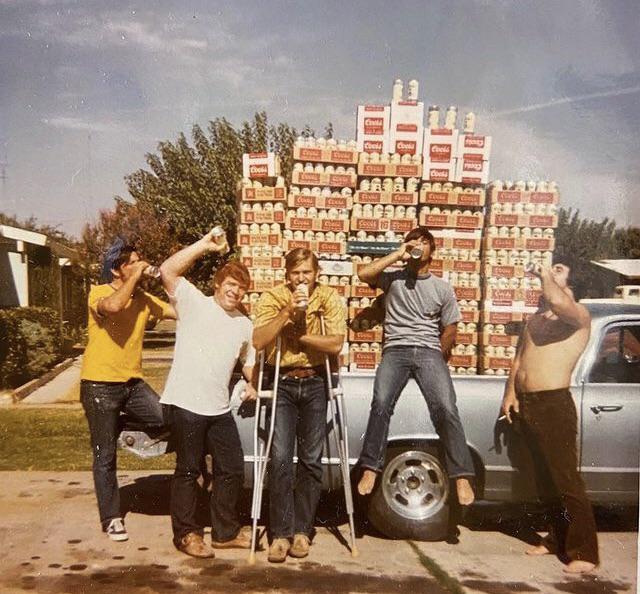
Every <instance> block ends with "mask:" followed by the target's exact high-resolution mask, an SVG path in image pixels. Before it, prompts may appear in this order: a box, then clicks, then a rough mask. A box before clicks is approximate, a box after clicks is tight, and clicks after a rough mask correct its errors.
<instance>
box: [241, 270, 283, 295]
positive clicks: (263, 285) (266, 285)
mask: <svg viewBox="0 0 640 594" xmlns="http://www.w3.org/2000/svg"><path fill="white" fill-rule="evenodd" d="M249 272H251V271H249ZM282 283H283V281H281V280H278V281H277V280H273V279H270V280H264V279H260V280H253V279H252V280H251V283H250V284H249V292H251V293H264V292H265V291H269V290H270V289H273V288H274V287H277V286H278V285H281V284H282Z"/></svg>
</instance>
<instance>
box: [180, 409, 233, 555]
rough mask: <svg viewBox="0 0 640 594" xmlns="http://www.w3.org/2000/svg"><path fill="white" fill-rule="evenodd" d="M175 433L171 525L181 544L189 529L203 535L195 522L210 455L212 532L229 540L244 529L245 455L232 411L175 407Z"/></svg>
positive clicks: (214, 536) (215, 538) (214, 535)
mask: <svg viewBox="0 0 640 594" xmlns="http://www.w3.org/2000/svg"><path fill="white" fill-rule="evenodd" d="M169 418H170V423H171V435H172V437H173V439H174V443H175V448H176V470H175V472H174V474H173V480H172V482H171V525H172V527H173V540H174V543H175V544H176V545H177V544H178V542H179V541H180V539H181V538H182V537H183V536H185V535H187V534H188V533H189V532H196V533H197V534H200V535H202V534H203V527H202V526H200V525H199V524H198V523H197V521H196V511H197V506H198V505H197V504H198V491H199V489H200V487H199V486H198V482H197V481H198V477H199V476H200V472H201V468H202V461H203V460H204V456H205V454H207V453H209V454H211V457H212V458H213V490H212V492H211V496H210V498H209V509H210V513H211V536H212V538H213V540H216V541H219V542H224V541H227V540H232V539H233V538H235V537H236V536H237V534H238V532H239V531H240V522H239V520H238V512H237V509H236V506H237V503H238V497H239V495H240V491H241V489H242V483H243V481H244V455H243V453H242V445H241V443H240V436H239V435H238V428H237V426H236V422H235V420H234V419H233V416H232V415H231V413H230V412H228V413H225V414H222V415H216V416H205V415H199V414H196V413H194V412H191V411H189V410H186V409H184V408H180V407H177V406H172V407H171V408H170V410H169Z"/></svg>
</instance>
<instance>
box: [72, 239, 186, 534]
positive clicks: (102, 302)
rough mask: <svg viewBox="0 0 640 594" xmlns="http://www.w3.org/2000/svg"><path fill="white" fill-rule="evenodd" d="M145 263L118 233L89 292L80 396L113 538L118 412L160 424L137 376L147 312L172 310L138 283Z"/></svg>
mask: <svg viewBox="0 0 640 594" xmlns="http://www.w3.org/2000/svg"><path fill="white" fill-rule="evenodd" d="M148 267H149V263H148V262H145V261H143V260H141V259H140V256H139V255H138V253H137V252H136V248H135V247H134V246H132V245H125V243H124V242H123V241H122V240H121V239H120V238H118V239H117V240H116V241H115V242H114V244H113V245H112V246H111V247H110V248H109V249H108V250H107V252H106V254H105V257H104V263H103V271H102V278H101V280H102V283H103V284H100V285H95V286H93V287H91V291H90V292H89V319H88V328H87V329H88V335H89V337H88V342H87V348H86V349H85V352H84V356H83V359H82V372H81V376H80V377H81V382H80V399H81V401H82V406H83V407H84V411H85V414H86V416H87V421H88V422H89V431H90V433H91V448H92V450H93V481H94V485H95V489H96V497H97V499H98V510H99V513H100V522H101V523H102V529H103V531H105V532H106V533H107V535H108V536H109V538H111V540H115V541H122V540H127V538H128V534H127V531H126V529H125V527H124V522H123V520H122V517H121V515H122V514H121V512H120V495H119V491H118V480H117V478H116V445H117V437H118V433H119V423H118V420H119V416H120V413H121V412H122V411H125V412H126V413H127V414H128V415H130V416H131V417H133V418H135V419H136V420H138V421H140V422H141V423H143V424H144V425H145V426H147V427H150V428H160V427H162V426H163V424H164V422H163V418H162V407H161V406H160V402H159V398H158V395H157V394H156V393H155V392H154V391H153V389H152V388H151V387H150V386H149V385H148V384H147V383H146V382H145V381H144V380H143V379H142V339H143V336H144V329H145V326H146V324H147V321H148V320H149V317H150V316H153V317H155V318H157V319H161V318H175V312H174V310H173V307H172V306H171V305H169V304H168V303H165V302H164V301H161V300H160V299H158V298H157V297H154V296H153V295H150V294H149V293H146V292H145V291H143V290H142V289H141V288H140V287H139V286H138V285H139V282H140V279H141V278H142V276H143V274H144V271H145V270H146V269H147V268H148Z"/></svg>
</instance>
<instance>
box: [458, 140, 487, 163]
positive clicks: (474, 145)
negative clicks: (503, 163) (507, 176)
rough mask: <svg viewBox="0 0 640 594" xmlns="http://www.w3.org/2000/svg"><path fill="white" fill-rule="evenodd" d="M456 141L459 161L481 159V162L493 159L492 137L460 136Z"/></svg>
mask: <svg viewBox="0 0 640 594" xmlns="http://www.w3.org/2000/svg"><path fill="white" fill-rule="evenodd" d="M456 140H457V144H458V145H457V149H456V150H457V154H458V158H459V159H465V158H469V157H471V158H474V157H480V160H482V161H488V160H489V159H490V158H491V136H476V135H475V134H460V136H459V138H457V139H456Z"/></svg>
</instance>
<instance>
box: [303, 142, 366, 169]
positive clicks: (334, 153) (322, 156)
mask: <svg viewBox="0 0 640 594" xmlns="http://www.w3.org/2000/svg"><path fill="white" fill-rule="evenodd" d="M293 158H294V159H295V160H296V161H305V162H312V163H336V164H338V165H355V164H356V163H357V162H358V151H357V150H355V149H337V148H331V147H325V148H321V147H305V146H294V147H293Z"/></svg>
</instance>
